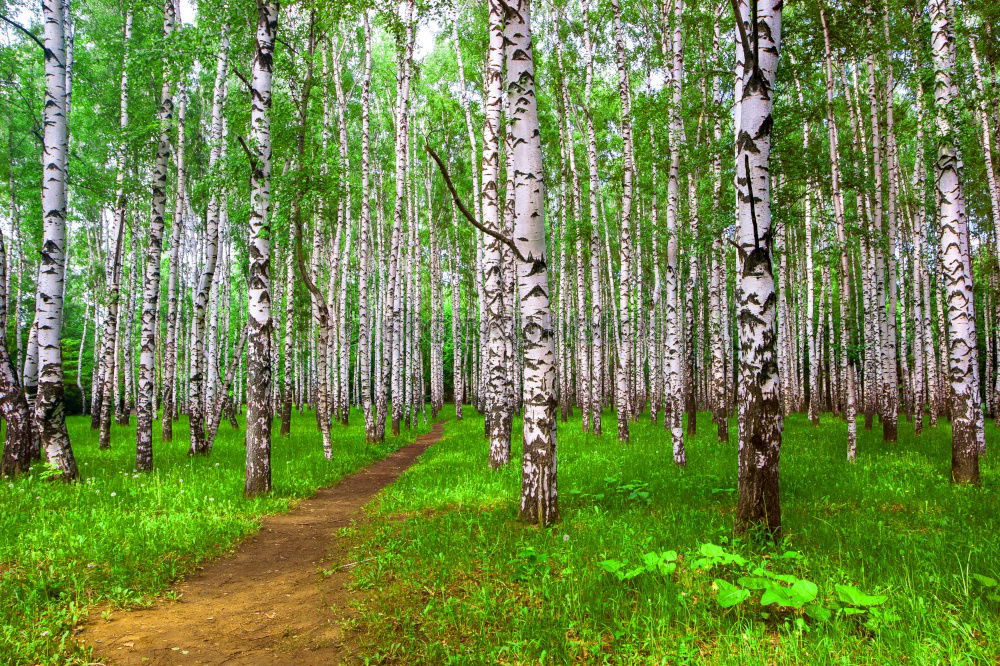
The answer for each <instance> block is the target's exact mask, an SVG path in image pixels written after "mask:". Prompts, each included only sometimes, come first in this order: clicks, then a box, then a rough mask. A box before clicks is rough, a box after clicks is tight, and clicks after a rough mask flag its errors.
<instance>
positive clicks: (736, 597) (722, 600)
mask: <svg viewBox="0 0 1000 666" xmlns="http://www.w3.org/2000/svg"><path fill="white" fill-rule="evenodd" d="M714 584H715V588H716V589H717V590H718V592H717V593H716V595H715V600H716V601H717V602H718V604H719V605H720V606H722V607H723V608H731V607H733V606H735V605H737V604H740V603H743V602H744V601H746V600H747V599H749V598H750V590H745V589H743V588H741V587H737V586H735V585H733V584H732V583H730V582H729V581H725V580H722V579H721V578H716V579H715V581H714Z"/></svg>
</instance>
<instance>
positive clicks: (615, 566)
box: [598, 560, 625, 573]
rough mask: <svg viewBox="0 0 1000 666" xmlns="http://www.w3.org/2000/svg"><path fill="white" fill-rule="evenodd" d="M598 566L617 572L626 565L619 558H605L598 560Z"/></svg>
mask: <svg viewBox="0 0 1000 666" xmlns="http://www.w3.org/2000/svg"><path fill="white" fill-rule="evenodd" d="M598 566H600V567H601V568H602V569H604V570H605V571H607V572H608V573H617V572H618V571H619V570H620V569H621V568H622V567H624V566H625V563H624V562H619V561H618V560H603V561H601V562H598Z"/></svg>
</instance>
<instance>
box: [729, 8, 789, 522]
mask: <svg viewBox="0 0 1000 666" xmlns="http://www.w3.org/2000/svg"><path fill="white" fill-rule="evenodd" d="M734 7H737V8H738V9H739V12H738V13H737V16H736V22H737V29H738V31H739V36H740V39H739V41H738V43H737V46H736V53H737V61H738V62H739V63H740V65H741V67H740V69H739V71H738V75H737V78H736V90H735V95H734V97H735V99H736V100H737V106H736V128H735V132H736V210H737V229H736V238H737V244H738V246H739V262H738V267H737V270H738V277H737V307H738V316H737V318H738V321H739V334H740V347H739V348H740V380H739V394H740V395H739V503H738V506H737V509H736V526H737V530H739V531H746V530H748V529H752V528H753V529H757V528H760V529H764V530H766V531H767V532H769V533H770V534H772V535H774V536H776V537H777V536H779V535H780V533H781V504H780V499H779V488H778V460H779V456H780V454H781V428H782V417H781V396H780V383H779V378H778V364H777V358H776V354H775V340H776V334H777V331H776V327H775V304H776V301H775V285H774V274H773V272H772V263H771V242H772V237H773V233H774V232H773V230H772V226H771V177H770V173H769V169H770V157H771V128H772V127H773V124H774V120H773V117H772V115H771V114H772V110H773V108H774V90H775V89H774V80H775V75H776V74H777V70H778V53H779V49H780V48H781V9H782V3H781V0H750V4H749V6H748V5H747V4H746V3H745V2H741V1H739V0H737V2H736V3H735V4H734Z"/></svg>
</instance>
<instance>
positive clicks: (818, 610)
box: [806, 604, 833, 622]
mask: <svg viewBox="0 0 1000 666" xmlns="http://www.w3.org/2000/svg"><path fill="white" fill-rule="evenodd" d="M806 615H808V616H809V617H811V618H812V619H814V620H817V621H819V622H827V621H829V619H830V618H831V617H832V616H833V613H832V612H830V609H829V608H827V607H826V606H823V605H820V604H808V605H807V606H806Z"/></svg>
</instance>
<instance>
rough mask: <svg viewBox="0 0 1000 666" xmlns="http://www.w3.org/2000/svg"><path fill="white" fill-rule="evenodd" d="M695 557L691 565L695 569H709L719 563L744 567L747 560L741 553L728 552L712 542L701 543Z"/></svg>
mask: <svg viewBox="0 0 1000 666" xmlns="http://www.w3.org/2000/svg"><path fill="white" fill-rule="evenodd" d="M694 557H695V558H696V559H694V560H692V562H691V566H692V568H695V569H702V570H704V571H711V570H712V568H713V567H715V566H719V565H723V566H724V565H728V564H735V565H737V566H740V567H745V566H746V565H747V564H749V562H748V561H747V559H746V558H745V557H743V556H742V555H738V554H736V553H730V552H728V551H727V550H726V549H725V548H723V547H722V546H718V545H716V544H714V543H703V544H702V545H701V546H699V548H698V553H697V555H695V556H694Z"/></svg>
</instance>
